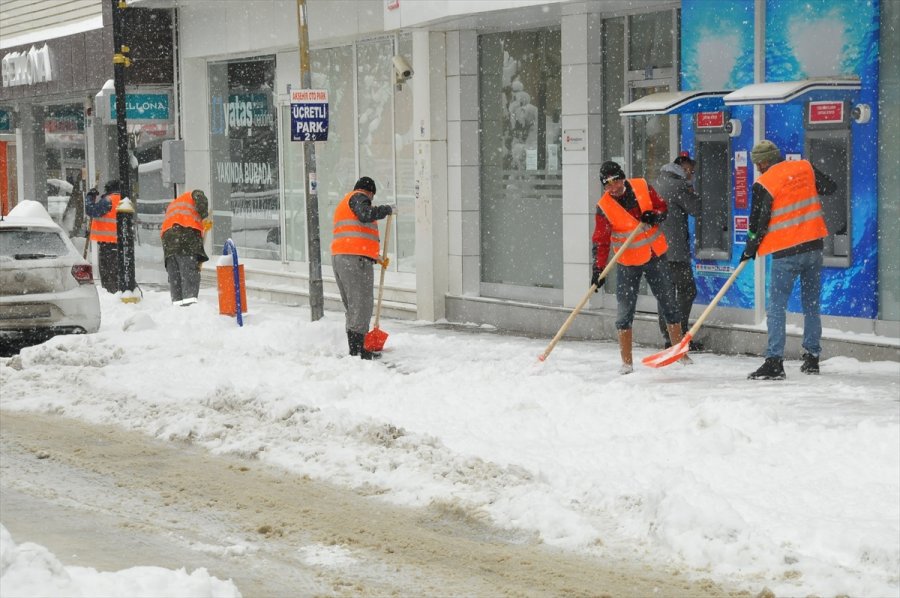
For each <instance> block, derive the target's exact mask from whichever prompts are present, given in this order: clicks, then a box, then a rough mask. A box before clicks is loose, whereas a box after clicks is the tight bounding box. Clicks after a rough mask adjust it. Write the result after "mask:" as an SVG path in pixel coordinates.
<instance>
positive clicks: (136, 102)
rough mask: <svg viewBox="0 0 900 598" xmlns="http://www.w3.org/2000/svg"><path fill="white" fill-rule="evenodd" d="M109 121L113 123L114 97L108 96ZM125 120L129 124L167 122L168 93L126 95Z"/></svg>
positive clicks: (114, 111)
mask: <svg viewBox="0 0 900 598" xmlns="http://www.w3.org/2000/svg"><path fill="white" fill-rule="evenodd" d="M109 115H110V120H111V121H115V120H116V117H117V115H118V112H117V111H116V96H115V95H111V96H109ZM125 118H126V119H127V120H128V121H129V122H134V121H138V122H160V121H168V120H169V94H168V93H165V92H164V93H126V94H125Z"/></svg>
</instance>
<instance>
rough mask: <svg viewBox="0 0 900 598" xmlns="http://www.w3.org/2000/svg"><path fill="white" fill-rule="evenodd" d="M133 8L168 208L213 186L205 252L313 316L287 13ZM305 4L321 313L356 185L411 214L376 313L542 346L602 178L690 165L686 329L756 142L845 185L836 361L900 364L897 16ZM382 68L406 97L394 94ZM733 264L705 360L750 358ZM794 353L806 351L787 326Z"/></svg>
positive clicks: (836, 273) (296, 68) (587, 318)
mask: <svg viewBox="0 0 900 598" xmlns="http://www.w3.org/2000/svg"><path fill="white" fill-rule="evenodd" d="M130 4H131V5H132V6H134V7H136V8H143V9H146V10H148V11H151V12H153V13H157V12H158V13H165V14H167V15H168V19H169V22H170V23H171V24H172V27H171V36H170V38H169V41H170V46H171V48H172V49H173V50H172V54H171V57H172V63H173V75H172V85H171V89H172V95H173V99H172V102H173V105H174V107H175V108H174V109H175V113H174V114H173V116H172V124H171V128H172V134H171V135H170V137H171V138H178V139H181V140H183V142H184V165H185V177H184V182H183V184H182V183H180V182H179V183H177V184H175V185H174V186H173V191H172V196H174V193H175V191H177V190H178V189H177V187H179V186H185V187H186V188H201V189H206V190H209V192H210V197H211V199H212V203H213V206H212V209H213V219H214V229H213V235H212V237H211V238H210V239H209V243H210V245H211V247H210V250H211V251H212V252H214V253H218V252H221V248H222V246H223V244H224V243H225V241H226V240H227V239H232V240H233V241H234V242H235V244H236V246H237V247H238V251H239V253H240V255H241V258H242V261H243V262H244V263H245V266H246V269H247V281H248V282H247V284H248V287H249V290H250V291H251V293H256V294H258V295H260V296H265V297H268V298H271V299H275V300H283V301H288V302H295V303H303V302H305V298H304V297H305V295H306V293H307V289H308V272H309V256H308V234H307V233H308V230H307V220H306V214H307V209H306V201H307V197H308V194H307V193H306V190H305V189H304V187H305V173H304V160H303V151H304V144H303V143H298V142H293V141H291V126H292V125H291V94H290V92H291V91H292V90H296V89H299V88H301V77H300V57H299V51H298V18H297V10H298V9H297V4H298V3H297V2H296V1H294V0H248V1H247V2H241V3H233V2H216V1H214V0H191V1H189V2H186V1H181V0H133V1H132V2H131V3H130ZM306 4H307V16H308V31H309V37H310V46H311V49H310V70H311V78H312V85H311V87H312V88H314V89H322V90H326V91H327V92H328V110H329V118H328V140H327V141H319V142H315V151H316V171H317V172H316V175H317V177H316V183H317V189H316V191H317V199H318V209H319V214H320V221H319V237H320V239H321V248H322V264H323V275H324V279H325V295H326V306H334V307H338V306H339V298H338V296H337V291H336V287H335V286H334V284H333V277H332V276H331V269H330V262H331V260H330V255H329V253H328V248H329V244H330V236H331V214H332V212H333V209H334V206H335V205H336V203H337V202H338V201H339V200H340V199H341V198H342V197H343V195H344V194H345V193H346V192H347V191H348V190H349V189H350V187H351V186H352V183H353V182H354V181H355V180H356V178H358V177H359V176H362V175H366V176H371V177H372V178H374V179H375V180H376V182H377V184H378V194H377V195H376V202H378V203H395V204H397V205H398V206H399V207H400V210H399V217H398V218H397V219H395V222H394V226H395V230H394V231H392V235H391V237H392V239H393V240H394V241H392V246H391V248H390V253H391V265H390V270H389V272H388V276H387V283H386V284H387V286H386V290H385V300H386V304H385V305H386V311H387V313H388V314H390V315H394V316H397V317H407V318H417V319H423V320H429V321H437V320H442V319H446V320H448V321H451V322H474V323H485V324H491V325H494V326H498V327H500V328H503V329H510V330H516V331H522V332H526V333H530V334H538V335H552V334H553V333H555V332H556V330H557V329H558V328H559V326H560V324H561V323H562V322H563V321H564V320H565V318H566V317H567V316H568V314H569V313H570V311H571V309H572V307H573V306H575V305H576V304H578V302H579V301H580V300H581V298H582V297H583V296H584V293H585V291H586V290H587V287H588V286H589V279H590V264H589V262H590V237H591V232H592V227H593V213H594V209H595V205H596V202H597V200H598V199H599V197H600V195H601V187H600V183H599V179H598V170H599V165H600V164H601V163H602V162H604V161H605V160H608V159H615V160H617V161H619V162H620V163H622V164H623V166H624V167H625V170H626V172H628V173H629V175H630V176H639V177H645V178H647V179H649V180H651V181H652V180H653V179H654V178H655V177H656V174H657V172H658V170H659V168H660V167H661V166H662V165H663V164H665V163H667V162H669V161H670V160H671V159H672V158H673V157H674V156H675V155H677V153H678V152H679V151H681V150H687V151H690V152H691V154H692V155H694V156H695V157H697V158H698V159H699V171H698V185H699V191H700V193H701V195H702V196H703V197H704V210H703V213H702V215H701V217H700V218H697V219H696V221H692V240H693V242H694V254H695V258H696V259H695V271H696V274H697V280H698V286H699V295H698V298H697V301H696V305H695V311H696V313H695V314H694V316H695V317H696V316H697V315H699V313H700V311H702V310H703V309H704V307H705V305H706V304H708V303H709V302H710V301H711V299H712V297H713V296H715V294H716V293H717V292H718V290H719V288H721V285H722V284H723V283H724V281H725V280H726V278H727V277H728V276H729V275H730V274H731V272H732V271H733V270H734V268H735V267H736V266H737V263H738V259H739V256H740V254H741V251H742V250H743V246H744V242H745V234H746V221H747V216H748V214H749V208H750V206H749V189H750V187H751V186H752V184H753V180H754V177H755V176H756V175H757V174H758V173H754V169H753V166H752V164H749V160H748V154H749V150H750V148H751V147H752V146H753V144H754V142H756V141H758V140H760V139H764V138H768V139H772V140H773V141H775V142H776V143H778V144H779V146H780V147H781V148H782V149H783V151H784V153H785V154H786V155H787V156H788V157H789V158H794V157H802V158H808V159H811V160H812V161H814V162H815V163H816V164H817V166H820V167H822V168H824V169H826V171H827V172H829V173H830V174H832V176H833V177H834V178H835V179H836V180H838V181H839V186H840V191H839V193H838V194H837V195H836V198H834V200H833V201H832V200H829V202H828V203H827V205H826V206H825V208H826V215H827V216H828V225H829V238H828V239H827V241H826V253H827V259H826V269H825V273H824V277H823V295H822V313H823V325H824V326H825V339H824V342H825V351H826V354H828V353H829V352H830V353H831V354H846V355H853V356H859V357H864V358H889V359H897V358H898V347H900V274H898V271H897V268H898V266H897V264H898V263H900V256H898V253H900V242H898V240H897V235H896V233H895V232H894V231H895V230H896V227H897V225H898V223H900V198H898V189H900V187H898V185H897V182H898V181H897V171H898V170H900V169H898V166H900V155H898V149H897V144H892V143H887V142H886V140H889V139H892V138H894V137H896V134H897V128H898V123H900V115H898V91H897V89H898V79H900V77H898V74H897V66H896V65H897V64H898V58H900V55H898V53H900V50H898V47H897V40H896V39H895V37H896V36H891V35H889V34H888V32H890V31H892V30H893V31H896V28H897V25H898V18H900V16H898V12H900V11H898V6H897V5H896V3H892V2H886V1H884V0H882V1H881V2H879V1H875V0H872V1H865V2H864V1H862V0H860V1H858V2H857V1H855V0H854V1H852V2H846V1H843V0H815V1H813V2H809V1H803V2H801V1H800V0H681V1H674V2H660V1H657V0H653V1H635V0H628V1H625V0H622V1H617V0H612V1H603V2H599V1H574V0H573V1H558V2H553V1H546V0H545V1H511V0H492V1H488V0H485V1H474V2H473V1H456V2H428V1H415V2H413V1H407V0H360V1H357V2H341V1H334V0H307V2H306ZM810 6H812V7H813V8H814V10H810V9H809V7H810ZM823 44H824V45H823ZM826 46H827V50H826V49H825V47H826ZM17 48H18V49H19V50H20V51H21V49H22V48H24V46H17ZM7 51H8V50H7V49H6V48H5V47H4V48H3V52H4V53H6V52H7ZM395 56H401V57H403V58H404V59H405V60H406V61H407V62H408V63H409V64H410V65H411V67H412V69H411V70H412V76H411V78H409V79H407V80H399V81H398V80H397V78H396V75H395V73H394V68H393V62H392V59H393V58H394V57H395ZM101 83H102V82H101ZM95 84H96V82H95ZM37 91H38V90H37V89H36V90H35V96H36V97H37V96H39V95H40V94H38V93H37ZM3 93H4V94H5V93H6V88H4V92H3ZM93 93H94V94H96V93H99V89H94V90H93ZM692 96H696V97H699V98H704V99H702V100H699V101H693V100H691V99H690V98H691V97H692ZM667 98H668V100H669V103H668V104H667V103H666V101H667ZM672 98H675V102H674V103H672V102H671V100H672ZM685 98H687V99H685ZM682 100H684V101H682ZM9 104H10V98H9V97H8V96H7V95H2V96H0V106H4V107H6V106H9ZM646 106H651V108H650V109H641V108H642V107H646ZM635 107H636V108H635ZM22 125H23V123H22V121H21V117H18V119H17V126H19V127H21V126H22ZM17 130H18V129H17ZM24 150H27V148H21V147H20V148H18V150H17V155H20V156H21V155H22V153H23V151H24ZM25 153H26V154H27V151H25ZM20 188H21V185H20ZM166 196H167V195H166V194H165V193H164V192H162V193H161V194H160V195H159V198H162V199H161V201H164V198H165V197H166ZM138 199H139V201H140V200H141V197H140V196H139V197H138ZM147 205H148V209H147V210H145V212H147V216H146V217H144V218H143V221H144V222H145V223H146V225H147V226H151V225H152V221H153V219H152V216H151V215H150V213H149V212H151V211H152V210H151V209H150V208H149V205H150V204H147ZM139 219H140V216H139ZM745 270H746V271H745V272H743V273H742V275H741V276H740V277H739V278H738V280H737V282H736V284H735V285H733V287H732V288H731V289H730V290H729V291H728V293H726V295H725V296H724V298H723V299H722V301H721V302H720V304H719V306H718V307H717V309H716V310H715V312H714V313H713V315H712V316H711V317H710V318H709V319H708V320H707V322H706V324H705V325H704V328H703V330H702V332H701V335H700V336H701V338H702V339H703V340H704V341H705V342H706V343H707V344H708V345H709V346H710V347H711V348H714V349H717V350H721V351H740V352H760V353H761V352H762V351H763V348H764V346H765V300H766V290H765V289H766V285H765V280H766V276H767V272H768V265H767V263H766V260H762V259H761V260H757V261H756V262H755V263H754V268H753V269H749V268H748V269H745ZM609 289H614V286H613V285H612V284H609V285H606V286H605V288H604V290H603V292H601V293H598V294H597V295H595V296H594V297H592V298H591V300H590V303H589V304H588V306H587V307H586V309H585V310H584V311H583V312H582V315H580V316H579V318H578V319H577V320H576V322H575V324H574V325H573V326H572V328H570V330H569V333H568V334H569V335H570V336H573V337H580V338H605V339H612V338H614V337H615V332H614V330H613V320H614V318H613V317H611V316H612V314H614V310H615V297H614V295H613V294H611V293H609V291H608V290H609ZM798 311H799V300H798V299H797V298H796V297H795V298H794V299H792V301H791V304H790V306H789V324H801V323H802V316H801V315H800V314H798V313H797V312H798ZM655 318H656V316H655V303H654V301H653V298H652V296H651V295H650V293H649V291H646V292H643V293H642V296H641V298H640V300H639V314H638V317H637V319H636V321H635V336H636V339H637V340H638V341H639V342H645V343H648V344H651V345H658V344H659V342H660V339H659V338H658V335H659V333H658V331H657V328H656V323H655ZM788 353H789V355H788V356H791V353H799V337H798V335H797V334H796V333H795V332H794V328H793V327H790V329H789V343H788Z"/></svg>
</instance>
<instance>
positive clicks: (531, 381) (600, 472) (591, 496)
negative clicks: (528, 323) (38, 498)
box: [0, 289, 900, 597]
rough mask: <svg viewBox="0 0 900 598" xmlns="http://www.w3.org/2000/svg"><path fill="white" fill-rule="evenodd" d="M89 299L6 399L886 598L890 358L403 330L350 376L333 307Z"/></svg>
mask: <svg viewBox="0 0 900 598" xmlns="http://www.w3.org/2000/svg"><path fill="white" fill-rule="evenodd" d="M101 304H102V305H101V307H102V311H103V324H102V327H101V330H100V332H99V333H97V334H94V335H86V336H72V337H57V338H55V339H52V340H50V341H49V342H47V343H45V344H43V345H40V346H36V347H31V348H27V349H24V350H22V352H21V354H20V355H19V356H16V357H12V358H5V359H0V408H2V409H3V410H4V411H32V412H38V413H48V414H57V415H61V416H65V417H69V418H76V419H80V420H84V421H85V422H89V423H94V424H115V425H117V426H121V427H123V428H125V429H126V430H133V431H138V432H141V433H143V434H145V435H147V436H151V437H153V438H156V439H160V440H163V441H168V442H174V443H183V442H188V443H191V444H193V445H196V446H197V447H201V448H203V449H205V450H208V451H210V452H212V453H213V454H219V455H227V456H229V457H238V458H241V459H253V460H255V459H258V460H260V461H261V462H263V463H266V464H269V465H272V466H275V467H277V468H282V469H284V470H287V471H290V472H293V473H296V474H300V475H303V476H308V477H310V478H312V479H313V480H323V481H328V482H330V483H332V484H336V485H338V486H342V487H346V488H352V489H354V490H356V491H357V492H359V493H362V494H365V495H368V496H379V497H380V498H381V499H382V500H384V501H388V502H389V503H393V504H396V505H401V506H409V507H425V506H428V507H439V508H442V509H445V510H452V511H456V512H460V513H464V514H465V516H466V517H468V518H471V519H473V520H476V521H482V522H485V523H489V524H491V525H493V526H496V527H497V528H500V529H501V530H509V532H510V533H513V534H515V535H516V537H530V538H534V539H539V540H540V542H542V543H544V544H546V545H550V546H553V547H558V548H562V549H565V550H570V551H574V552H575V553H577V554H584V555H590V556H593V557H598V556H599V557H604V558H611V559H616V558H621V557H622V556H625V555H627V556H628V557H630V558H634V559H640V560H642V561H646V562H648V563H651V564H656V565H658V566H660V567H666V566H672V567H676V568H678V569H680V570H685V571H686V572H687V573H688V574H689V575H690V576H691V577H693V578H695V579H702V578H711V579H713V580H714V581H716V582H718V583H721V584H722V585H723V586H726V587H737V588H744V589H746V590H748V591H751V592H753V593H754V594H755V593H756V592H758V591H759V590H761V589H762V588H763V587H768V588H769V589H771V590H772V591H773V592H775V594H777V595H808V594H817V595H821V596H833V595H839V594H848V595H853V596H878V597H881V596H900V363H897V362H876V363H863V362H859V361H856V360H853V359H849V358H839V357H835V358H830V359H829V358H828V356H827V355H824V356H823V362H822V375H821V376H806V375H804V374H801V373H800V372H799V362H787V363H786V364H785V366H786V370H787V376H788V378H787V380H785V381H781V382H777V381H773V382H758V381H749V380H747V379H746V375H747V373H748V372H750V371H752V370H753V369H755V368H756V367H757V366H758V365H759V363H761V358H759V357H745V356H722V355H714V354H708V353H706V354H696V355H693V359H694V362H695V364H694V365H693V366H688V367H684V366H682V365H680V364H675V365H672V366H669V367H666V368H661V369H658V370H654V369H649V368H645V367H642V366H637V369H636V373H635V374H633V375H630V376H618V375H617V374H616V370H617V367H618V360H619V359H618V349H617V347H616V346H615V345H614V344H613V343H610V342H576V341H572V340H568V339H565V338H564V339H563V340H562V342H561V343H560V345H559V346H558V347H557V348H556V349H555V350H554V352H553V353H552V354H551V356H550V358H549V359H548V360H547V361H546V362H545V363H543V364H540V363H538V361H537V356H538V355H539V354H540V353H541V352H542V350H543V349H544V347H545V346H546V344H547V341H548V339H537V340H534V339H527V338H520V337H512V336H506V335H501V334H496V333H493V332H492V331H490V330H487V329H482V328H477V327H472V328H471V330H462V329H460V327H447V326H435V325H430V324H425V323H409V322H401V321H396V320H382V322H381V328H382V329H384V330H385V331H386V332H388V333H389V334H390V338H389V340H388V342H387V351H386V352H385V356H384V359H383V360H382V362H363V361H360V360H356V359H351V358H349V357H347V356H345V352H346V338H345V335H344V329H343V314H339V313H335V312H327V313H326V317H325V319H324V320H322V321H320V322H317V323H311V322H310V321H309V312H308V310H307V309H306V308H290V307H285V306H281V305H273V304H267V303H262V302H259V301H251V305H250V307H251V311H250V313H249V314H248V315H247V316H245V325H244V327H243V328H239V327H238V326H237V325H236V324H235V322H234V320H233V319H231V318H227V317H223V316H220V315H218V313H217V312H218V309H217V305H216V298H215V294H214V291H213V290H211V289H204V290H203V291H202V292H201V301H200V303H199V304H197V305H195V306H192V307H189V308H180V307H172V306H171V305H170V303H169V297H168V293H166V292H158V291H148V292H146V294H145V296H144V299H143V301H142V302H140V303H138V304H136V305H126V304H122V303H120V302H119V301H117V300H116V299H115V298H114V297H112V296H110V295H107V294H105V293H101ZM656 350H657V349H656V348H641V347H638V348H636V350H635V358H636V361H639V359H640V358H641V357H643V356H645V355H647V354H649V353H652V352H655V351H656ZM388 364H395V365H396V367H386V366H387V365H388ZM0 523H4V524H5V523H7V522H6V521H0ZM28 540H29V538H15V541H16V542H17V543H18V542H25V541H28ZM238 566H239V565H238Z"/></svg>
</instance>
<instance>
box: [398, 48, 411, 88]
mask: <svg viewBox="0 0 900 598" xmlns="http://www.w3.org/2000/svg"><path fill="white" fill-rule="evenodd" d="M393 62H394V83H396V84H397V88H398V89H399V88H400V86H401V85H403V84H404V83H406V82H407V81H409V80H410V79H411V78H412V76H413V70H412V67H411V66H409V63H408V62H406V59H405V58H403V57H402V56H394V59H393Z"/></svg>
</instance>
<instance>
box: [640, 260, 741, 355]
mask: <svg viewBox="0 0 900 598" xmlns="http://www.w3.org/2000/svg"><path fill="white" fill-rule="evenodd" d="M749 261H750V260H744V261H743V262H741V263H740V264H738V267H737V268H735V269H734V272H732V273H731V276H730V277H728V280H726V281H725V284H724V285H722V288H721V289H719V292H718V293H716V296H715V297H713V300H712V301H711V302H710V304H709V305H707V306H706V309H705V310H703V313H702V314H700V317H699V318H697V321H696V322H694V325H693V326H691V329H690V330H689V331H688V333H687V334H685V335H684V336H683V337H682V338H681V342H679V343H678V344H677V345H672V346H671V347H669V348H668V349H665V350H663V351H660V352H659V353H654V354H653V355H648V356H647V357H645V358H643V359H642V360H641V363H643V364H644V365H646V366H650V367H651V368H661V367H663V366H667V365H669V364H670V363H675V362H676V361H678V360H679V359H681V358H682V357H684V356H685V355H687V353H688V351H690V350H691V339H692V338H694V335H695V334H697V331H698V330H700V326H701V325H702V324H703V321H704V320H705V319H706V316H708V315H709V314H710V312H712V310H713V308H714V307H715V306H716V304H717V303H718V302H719V299H721V298H722V297H723V296H725V291H727V290H728V287H730V286H731V283H733V282H734V281H735V280H736V279H737V277H738V274H740V273H741V270H743V269H744V266H746V265H747V262H749Z"/></svg>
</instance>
